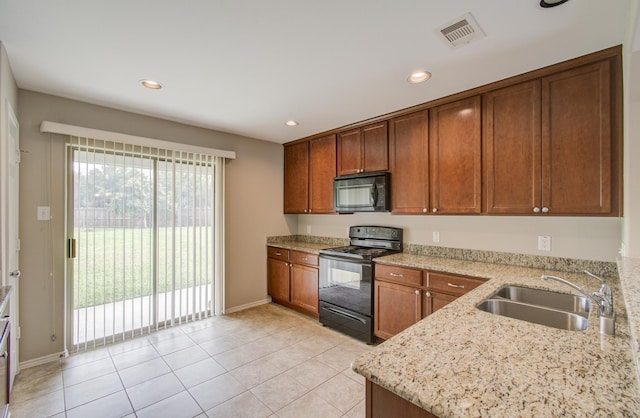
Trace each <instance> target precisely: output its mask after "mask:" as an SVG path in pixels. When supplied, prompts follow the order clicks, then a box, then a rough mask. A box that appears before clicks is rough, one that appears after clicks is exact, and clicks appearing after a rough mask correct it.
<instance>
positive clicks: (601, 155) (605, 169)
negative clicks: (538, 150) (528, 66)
mask: <svg viewBox="0 0 640 418" xmlns="http://www.w3.org/2000/svg"><path fill="white" fill-rule="evenodd" d="M611 127H612V112H611V68H610V63H609V61H601V62H598V63H595V64H591V65H585V66H583V67H579V68H576V69H573V70H569V71H564V72H561V73H558V74H555V75H552V76H549V77H544V78H543V79H542V203H541V208H540V210H541V212H543V213H549V214H550V215H555V214H575V215H580V214H609V213H611V212H612V209H614V207H613V206H614V205H613V201H612V191H613V189H614V188H613V187H612V186H613V183H612V176H613V174H614V173H613V171H612V168H613V165H614V164H612V155H616V156H617V153H612V145H613V144H612V135H611ZM615 166H617V162H616V164H615ZM534 211H535V208H534Z"/></svg>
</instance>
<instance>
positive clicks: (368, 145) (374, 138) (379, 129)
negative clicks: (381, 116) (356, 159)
mask: <svg viewBox="0 0 640 418" xmlns="http://www.w3.org/2000/svg"><path fill="white" fill-rule="evenodd" d="M387 170H389V139H388V135H387V122H386V121H383V122H380V123H374V124H372V125H369V126H365V127H363V128H362V171H365V172H371V171H387Z"/></svg>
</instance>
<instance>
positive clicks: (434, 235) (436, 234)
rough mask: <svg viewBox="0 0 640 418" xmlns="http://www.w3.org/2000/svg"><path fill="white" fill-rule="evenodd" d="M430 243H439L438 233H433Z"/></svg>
mask: <svg viewBox="0 0 640 418" xmlns="http://www.w3.org/2000/svg"><path fill="white" fill-rule="evenodd" d="M432 238H433V239H432V241H433V242H440V232H438V231H433V236H432Z"/></svg>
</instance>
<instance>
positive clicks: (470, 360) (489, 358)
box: [352, 254, 640, 417]
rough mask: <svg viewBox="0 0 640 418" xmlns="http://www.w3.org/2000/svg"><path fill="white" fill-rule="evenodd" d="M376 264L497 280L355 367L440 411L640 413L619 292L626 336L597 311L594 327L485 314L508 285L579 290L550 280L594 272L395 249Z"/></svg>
mask: <svg viewBox="0 0 640 418" xmlns="http://www.w3.org/2000/svg"><path fill="white" fill-rule="evenodd" d="M376 262H380V263H385V264H393V265H402V266H406V267H415V268H420V269H430V270H437V271H443V272H450V273H458V274H464V275H470V276H475V277H481V278H485V279H489V281H488V282H487V283H485V284H483V285H481V286H479V287H477V288H476V289H474V290H472V291H471V292H469V293H467V294H466V295H464V296H462V297H460V298H458V299H456V300H455V301H454V302H452V303H450V304H449V305H447V306H445V307H444V308H442V309H440V310H438V311H437V312H435V313H434V314H432V315H430V316H428V317H427V318H425V319H423V320H422V321H420V322H418V323H417V324H415V325H413V326H412V327H410V328H408V329H407V330H405V331H403V332H402V333H400V334H398V335H396V336H395V337H393V338H391V339H389V340H387V341H386V342H384V343H382V344H380V345H379V346H378V347H376V348H375V349H373V350H371V351H370V352H367V353H365V354H363V355H361V356H360V357H358V358H357V359H356V360H355V361H354V363H353V365H352V367H353V369H354V370H355V371H356V372H357V373H359V374H361V375H362V376H364V377H366V378H367V379H369V380H371V381H372V382H374V383H376V384H378V385H380V386H382V387H384V388H386V389H389V390H390V391H392V392H394V393H396V394H397V395H399V396H401V397H403V398H405V399H407V400H409V401H411V402H413V403H414V404H416V405H418V406H420V407H422V408H424V409H426V410H427V411H429V412H431V413H433V414H435V415H437V416H440V417H467V416H472V417H476V416H486V417H497V416H498V417H499V416H509V417H512V416H532V417H538V416H545V417H546V416H590V417H591V416H636V415H638V414H640V397H639V394H640V392H639V391H638V381H637V379H636V372H635V368H634V366H633V365H634V361H633V358H632V353H631V350H630V341H629V327H628V324H627V318H626V309H625V305H624V302H622V298H621V294H620V292H619V287H618V281H617V280H616V279H614V278H608V281H609V282H610V284H611V285H612V288H613V291H614V306H615V310H616V313H617V320H616V335H615V336H614V337H609V336H601V335H600V333H599V329H598V319H597V312H596V311H595V309H592V311H591V313H590V315H589V327H588V328H587V330H586V331H564V330H559V329H555V328H549V327H546V326H542V325H536V324H531V323H528V322H524V321H519V320H515V319H511V318H507V317H503V316H499V315H494V314H490V313H487V312H483V311H480V310H479V309H477V308H476V305H477V304H478V303H479V302H480V301H482V300H483V299H485V298H486V297H488V296H490V295H492V294H493V293H494V292H495V291H496V290H497V289H498V288H500V287H501V286H503V285H505V284H520V285H526V286H530V287H538V288H545V289H552V290H556V291H561V292H565V293H570V292H571V291H572V289H570V288H569V287H567V286H565V285H563V284H561V283H557V282H549V281H542V280H540V275H541V274H542V273H549V274H555V275H558V276H561V277H563V278H565V279H567V280H569V281H572V282H574V283H576V284H578V285H579V286H581V287H583V288H585V289H590V290H592V289H597V287H598V286H597V283H596V282H595V281H594V280H593V279H591V278H589V277H588V276H586V275H584V274H578V273H566V272H555V271H546V270H541V269H533V268H524V267H511V266H507V265H499V264H492V263H482V262H472V261H462V260H449V259H444V258H437V257H429V256H415V255H409V254H395V255H391V256H386V257H381V258H377V259H376Z"/></svg>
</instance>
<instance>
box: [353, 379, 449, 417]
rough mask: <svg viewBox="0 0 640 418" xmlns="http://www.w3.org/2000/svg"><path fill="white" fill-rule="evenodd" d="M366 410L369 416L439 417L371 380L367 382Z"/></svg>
mask: <svg viewBox="0 0 640 418" xmlns="http://www.w3.org/2000/svg"><path fill="white" fill-rule="evenodd" d="M365 410H366V415H365V416H366V417H367V418H388V417H403V418H437V417H436V416H435V415H433V414H432V413H430V412H428V411H426V410H424V409H422V408H420V407H419V406H417V405H414V404H412V403H411V402H409V401H408V400H406V399H403V398H401V397H400V396H398V395H396V394H395V393H393V392H390V391H388V390H387V389H385V388H383V387H382V386H379V385H376V384H375V383H373V382H372V381H370V380H367V383H366V392H365Z"/></svg>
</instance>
